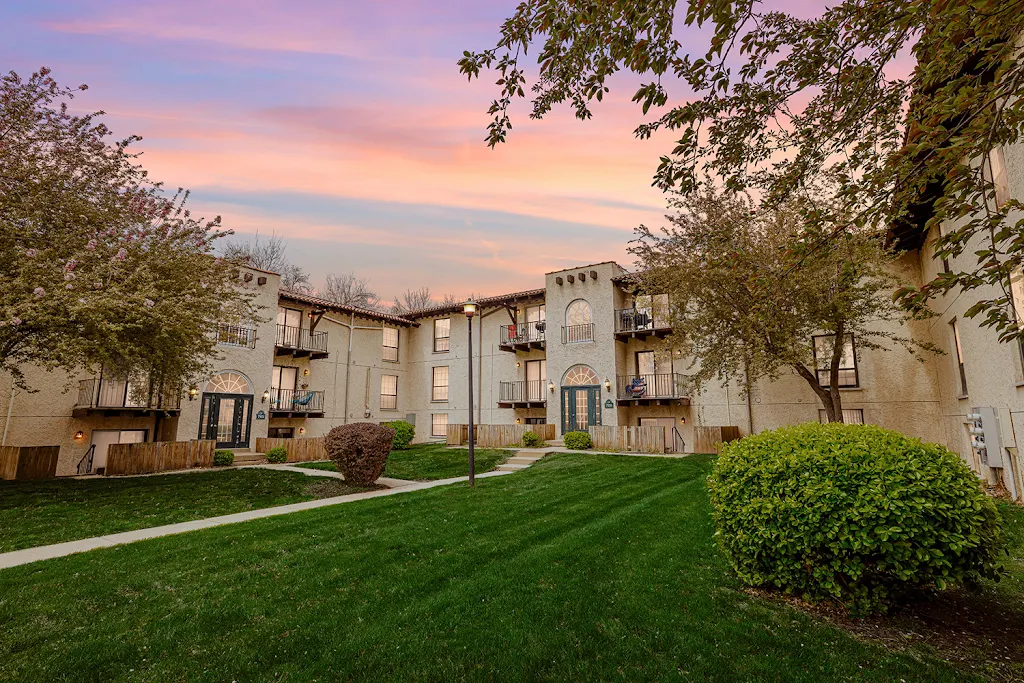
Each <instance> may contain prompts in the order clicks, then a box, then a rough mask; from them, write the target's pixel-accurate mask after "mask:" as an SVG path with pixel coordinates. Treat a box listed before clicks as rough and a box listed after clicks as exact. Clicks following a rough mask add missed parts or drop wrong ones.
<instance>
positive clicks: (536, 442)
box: [523, 432, 544, 448]
mask: <svg viewBox="0 0 1024 683" xmlns="http://www.w3.org/2000/svg"><path fill="white" fill-rule="evenodd" d="M543 445H544V439H542V438H540V436H539V435H538V434H537V432H526V433H524V434H523V446H525V447H526V448H540V447H541V446H543Z"/></svg>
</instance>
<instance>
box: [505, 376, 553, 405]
mask: <svg viewBox="0 0 1024 683" xmlns="http://www.w3.org/2000/svg"><path fill="white" fill-rule="evenodd" d="M546 385H547V380H546V379H539V380H529V381H523V380H520V381H517V382H500V383H499V384H498V403H542V402H544V401H546V400H547V399H546V398H545V396H544V388H545V386H546Z"/></svg>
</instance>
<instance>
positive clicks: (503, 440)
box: [445, 424, 555, 448]
mask: <svg viewBox="0 0 1024 683" xmlns="http://www.w3.org/2000/svg"><path fill="white" fill-rule="evenodd" d="M474 431H475V432H476V435H475V439H474V444H475V445H476V446H477V447H479V448H509V447H515V446H520V445H522V443H523V435H524V434H526V432H533V433H535V434H536V435H537V436H539V437H540V438H541V439H543V440H545V441H553V440H554V438H555V425H553V424H543V425H524V424H503V425H474ZM445 443H447V445H449V446H464V445H466V444H467V443H469V425H465V424H450V425H448V429H447V432H446V439H445Z"/></svg>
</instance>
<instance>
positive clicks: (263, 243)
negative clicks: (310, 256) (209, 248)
mask: <svg viewBox="0 0 1024 683" xmlns="http://www.w3.org/2000/svg"><path fill="white" fill-rule="evenodd" d="M287 252H288V244H287V243H286V242H285V241H284V238H283V237H280V236H279V235H278V234H277V233H272V234H271V235H270V237H268V238H267V239H266V240H261V239H260V235H259V233H256V235H255V236H254V237H253V238H252V239H245V240H238V241H235V242H229V243H228V244H227V245H226V246H225V248H224V257H225V258H228V259H231V260H235V261H244V262H247V263H248V264H249V265H251V266H253V267H254V268H259V269H261V270H269V271H270V272H272V273H278V274H279V275H280V276H281V286H282V287H283V288H285V289H290V290H292V291H293V292H310V291H311V290H312V288H313V285H312V283H311V282H310V279H309V273H307V272H306V271H305V270H303V269H302V268H301V267H299V266H297V265H295V264H294V263H292V262H291V261H290V260H289V259H288V254H287Z"/></svg>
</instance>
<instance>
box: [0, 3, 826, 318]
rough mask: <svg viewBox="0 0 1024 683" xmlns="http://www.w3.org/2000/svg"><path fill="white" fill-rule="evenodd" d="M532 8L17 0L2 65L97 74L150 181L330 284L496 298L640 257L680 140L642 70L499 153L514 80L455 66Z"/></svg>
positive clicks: (535, 126)
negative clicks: (644, 84) (656, 115)
mask: <svg viewBox="0 0 1024 683" xmlns="http://www.w3.org/2000/svg"><path fill="white" fill-rule="evenodd" d="M794 4H815V5H816V4H818V3H804V2H799V1H798V0H794ZM515 5H516V0H441V1H440V2H439V1H437V0H423V1H415V0H374V1H373V2H365V1H355V0H338V1H335V2H324V1H322V0H321V1H320V2H313V1H309V0H291V1H289V2H283V1H280V2H269V1H267V0H203V1H201V2H200V1H199V0H176V1H175V2H159V3H157V2H152V3H150V2H141V1H138V0H76V1H70V0H68V1H64V2H59V1H57V0H32V1H31V2H26V1H23V0H13V1H12V0H5V2H3V3H2V7H0V68H2V69H3V70H4V71H8V70H14V71H17V72H19V73H22V74H28V73H30V72H31V71H33V70H35V69H38V68H39V67H40V66H44V65H45V66H48V67H50V68H51V69H52V70H53V74H52V75H53V76H54V78H56V79H57V81H58V82H59V83H61V84H64V85H72V86H73V85H77V84H79V83H87V84H88V85H89V90H88V91H87V92H86V93H84V94H82V95H81V96H79V97H78V98H76V100H75V106H76V107H79V108H81V109H82V110H89V111H93V110H99V109H102V110H104V111H105V112H107V117H106V121H107V122H108V124H109V125H110V127H111V128H112V129H113V130H114V132H115V134H117V136H118V137H124V136H127V135H129V134H138V135H141V136H142V137H143V141H142V142H141V143H139V144H138V146H137V149H138V150H141V151H143V152H144V156H143V163H144V165H145V166H146V168H147V169H149V171H150V173H151V175H152V177H154V178H156V179H158V180H161V181H163V182H164V183H165V184H166V186H167V187H169V188H171V189H174V188H177V187H179V186H181V187H186V188H188V189H189V190H191V192H192V195H191V202H190V203H191V207H192V209H193V212H194V213H198V214H201V215H205V216H207V217H212V216H214V215H220V216H222V218H223V221H224V226H225V227H226V228H229V229H231V230H233V231H235V233H236V234H237V235H238V236H239V237H246V236H251V235H252V234H254V233H257V232H259V233H260V234H261V235H267V234H270V233H277V234H278V235H281V236H283V237H285V238H286V239H287V241H288V244H289V247H288V253H289V257H290V258H291V260H292V261H294V262H296V263H298V264H299V265H301V266H302V267H304V268H305V269H306V270H308V271H309V272H310V273H311V274H312V276H313V277H312V279H313V282H314V285H319V284H320V283H322V281H323V278H324V277H325V275H326V274H327V273H331V272H335V273H342V272H355V273H356V274H358V275H359V276H361V277H368V278H369V279H370V284H371V286H372V287H373V288H375V289H376V290H377V291H378V293H379V294H381V295H382V298H384V299H390V298H392V297H393V296H394V295H395V294H398V293H400V292H402V291H404V290H405V289H407V288H417V287H419V286H422V285H426V286H428V287H430V288H431V290H432V291H433V292H434V294H435V296H437V297H440V296H443V295H444V294H446V293H452V294H455V295H457V296H462V295H465V294H468V293H470V292H473V293H475V294H478V295H492V294H500V293H504V292H511V291H518V290H523V289H531V288H535V287H542V286H543V274H544V273H545V272H548V271H552V270H559V269H561V268H565V267H570V266H572V265H576V264H586V263H593V262H599V261H604V260H616V261H618V262H619V263H621V264H622V265H624V266H626V267H631V266H632V258H631V257H630V256H629V255H628V253H627V252H626V248H627V243H628V241H629V240H630V239H631V238H632V235H633V230H634V228H635V227H636V226H638V225H640V224H641V223H643V224H647V225H650V226H657V225H661V224H663V223H664V207H665V197H664V196H663V195H662V194H661V193H660V191H658V190H656V189H654V188H652V187H651V179H652V177H653V174H654V172H655V170H656V167H657V164H658V158H659V157H660V156H661V155H662V154H664V153H665V152H666V151H667V150H668V149H669V148H670V146H669V140H667V139H665V138H661V139H654V140H651V141H638V140H635V139H634V137H633V134H632V131H633V129H634V128H635V127H636V125H638V124H639V123H641V122H643V116H642V112H641V111H640V109H639V107H637V106H636V105H634V104H632V103H631V102H630V101H629V100H630V97H631V96H632V94H633V90H634V86H635V83H636V82H637V81H633V82H628V81H625V80H620V81H619V82H618V84H617V85H618V87H617V89H616V88H613V91H612V93H611V96H610V97H607V98H605V101H604V102H603V103H601V104H599V105H598V106H597V107H596V108H595V116H594V118H593V119H592V120H590V121H588V122H580V121H578V120H576V119H575V118H574V117H573V116H572V113H571V111H569V109H568V108H561V109H558V110H557V111H556V112H554V113H552V114H551V115H549V116H548V117H546V118H545V120H544V121H540V122H533V121H529V120H528V118H527V116H526V109H525V105H522V106H520V107H519V108H518V109H517V110H516V111H515V112H514V114H517V115H514V118H513V124H514V126H515V128H514V130H513V131H512V133H511V135H510V137H509V142H508V143H507V144H505V145H502V146H499V147H498V148H497V149H496V150H491V149H489V148H488V147H487V146H486V145H485V143H484V136H485V134H486V126H487V123H488V122H489V120H490V117H489V115H488V114H487V113H486V110H487V107H488V105H489V104H490V102H491V100H492V99H493V98H494V97H495V96H496V94H497V87H496V86H495V85H494V80H495V79H496V78H497V76H495V75H492V74H485V75H484V77H482V78H481V79H480V80H478V81H473V82H468V81H467V79H466V78H465V77H464V76H461V75H460V74H459V72H458V67H457V64H456V62H457V60H458V59H459V57H460V56H461V55H462V51H463V50H466V49H482V48H485V47H490V46H492V45H493V43H494V41H495V38H496V36H497V28H498V26H499V24H500V22H501V21H502V20H503V19H504V18H505V17H506V16H508V15H509V14H511V13H512V12H513V11H514V9H515Z"/></svg>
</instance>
